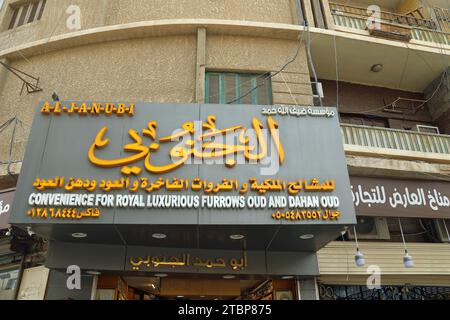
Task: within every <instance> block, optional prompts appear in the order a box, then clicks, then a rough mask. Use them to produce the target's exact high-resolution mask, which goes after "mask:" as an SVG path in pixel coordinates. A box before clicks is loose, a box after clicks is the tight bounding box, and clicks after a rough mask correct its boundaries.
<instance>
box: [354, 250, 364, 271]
mask: <svg viewBox="0 0 450 320" xmlns="http://www.w3.org/2000/svg"><path fill="white" fill-rule="evenodd" d="M355 263H356V266H357V267H364V265H365V264H366V259H365V258H364V255H363V254H362V253H361V251H359V248H358V249H356V254H355Z"/></svg>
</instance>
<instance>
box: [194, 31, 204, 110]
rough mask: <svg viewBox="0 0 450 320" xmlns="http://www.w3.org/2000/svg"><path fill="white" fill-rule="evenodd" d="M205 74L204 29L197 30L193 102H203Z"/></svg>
mask: <svg viewBox="0 0 450 320" xmlns="http://www.w3.org/2000/svg"><path fill="white" fill-rule="evenodd" d="M205 73H206V28H199V29H198V30H197V67H196V80H195V102H197V103H204V102H205Z"/></svg>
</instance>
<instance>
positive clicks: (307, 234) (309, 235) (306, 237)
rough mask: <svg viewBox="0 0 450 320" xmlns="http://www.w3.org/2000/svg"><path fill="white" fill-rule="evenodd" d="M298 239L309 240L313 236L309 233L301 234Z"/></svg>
mask: <svg viewBox="0 0 450 320" xmlns="http://www.w3.org/2000/svg"><path fill="white" fill-rule="evenodd" d="M299 238H300V239H302V240H310V239H312V238H314V235H313V234H310V233H306V234H302V235H301V236H300V237H299Z"/></svg>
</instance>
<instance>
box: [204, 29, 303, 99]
mask: <svg viewBox="0 0 450 320" xmlns="http://www.w3.org/2000/svg"><path fill="white" fill-rule="evenodd" d="M297 46H298V42H296V41H290V40H282V39H270V40H268V39H264V38H249V37H236V36H226V35H211V36H208V38H207V45H206V47H207V50H206V52H207V55H206V68H207V70H208V69H209V70H230V71H252V72H269V71H270V72H275V71H278V70H280V69H281V68H282V67H283V65H285V64H286V63H287V62H288V61H289V60H290V59H292V57H294V55H295V53H296V49H297ZM236 57H239V59H236ZM272 85H273V87H272V91H273V102H274V104H311V103H312V89H311V82H310V78H309V70H308V64H307V58H306V50H305V47H304V46H302V48H301V50H300V51H299V54H298V56H297V59H296V60H295V61H294V62H293V63H291V64H289V65H288V67H287V68H286V69H285V70H284V72H282V73H280V74H278V75H277V76H275V77H274V78H273V79H272ZM291 93H292V94H291Z"/></svg>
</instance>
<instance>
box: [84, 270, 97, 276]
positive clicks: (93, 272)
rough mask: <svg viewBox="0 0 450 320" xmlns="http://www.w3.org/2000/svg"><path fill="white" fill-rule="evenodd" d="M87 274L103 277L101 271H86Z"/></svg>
mask: <svg viewBox="0 0 450 320" xmlns="http://www.w3.org/2000/svg"><path fill="white" fill-rule="evenodd" d="M86 274H89V275H91V276H99V275H101V272H100V271H94V270H89V271H86Z"/></svg>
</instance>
